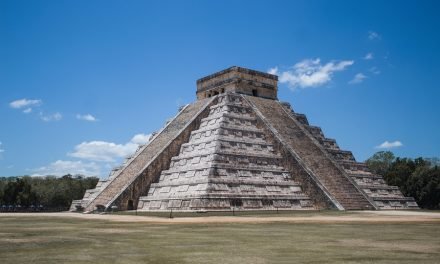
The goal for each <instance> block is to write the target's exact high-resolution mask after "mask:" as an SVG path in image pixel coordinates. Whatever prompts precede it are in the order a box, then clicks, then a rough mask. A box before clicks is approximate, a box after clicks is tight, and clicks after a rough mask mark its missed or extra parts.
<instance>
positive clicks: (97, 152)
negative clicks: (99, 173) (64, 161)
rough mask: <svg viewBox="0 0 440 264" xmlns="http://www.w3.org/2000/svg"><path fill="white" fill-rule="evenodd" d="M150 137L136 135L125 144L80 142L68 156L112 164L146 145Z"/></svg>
mask: <svg viewBox="0 0 440 264" xmlns="http://www.w3.org/2000/svg"><path fill="white" fill-rule="evenodd" d="M150 137H151V135H146V134H137V135H135V136H134V137H133V138H132V139H131V140H130V141H129V142H127V143H125V144H116V143H113V142H107V141H89V142H82V143H81V144H79V145H76V146H75V150H74V152H72V153H68V155H69V156H71V157H75V158H80V159H85V160H91V161H103V162H114V161H116V159H118V158H123V157H126V156H129V155H131V154H133V153H134V152H135V151H136V149H137V148H138V147H139V145H142V144H146V143H147V142H148V140H149V139H150Z"/></svg>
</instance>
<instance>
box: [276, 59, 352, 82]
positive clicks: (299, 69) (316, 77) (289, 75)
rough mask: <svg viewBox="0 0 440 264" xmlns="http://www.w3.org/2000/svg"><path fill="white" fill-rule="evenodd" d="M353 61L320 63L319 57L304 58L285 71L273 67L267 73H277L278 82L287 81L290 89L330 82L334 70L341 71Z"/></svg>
mask: <svg viewBox="0 0 440 264" xmlns="http://www.w3.org/2000/svg"><path fill="white" fill-rule="evenodd" d="M353 63H354V61H352V60H344V61H330V62H327V63H325V64H321V60H320V59H319V58H317V59H305V60H303V61H300V62H298V63H296V64H295V65H294V66H293V67H291V68H289V69H287V70H286V71H279V70H278V67H275V68H271V69H269V70H268V73H270V74H275V75H278V76H279V81H280V83H287V84H288V85H289V87H290V88H292V89H295V88H310V87H318V86H322V85H324V84H326V83H328V82H330V81H331V80H332V78H333V75H334V73H335V72H339V71H343V70H345V69H346V68H347V67H349V66H350V65H353Z"/></svg>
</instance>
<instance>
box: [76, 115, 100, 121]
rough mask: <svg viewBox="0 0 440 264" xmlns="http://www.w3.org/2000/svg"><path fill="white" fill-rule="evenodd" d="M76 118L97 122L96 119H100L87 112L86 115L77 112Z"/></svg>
mask: <svg viewBox="0 0 440 264" xmlns="http://www.w3.org/2000/svg"><path fill="white" fill-rule="evenodd" d="M76 119H78V120H84V121H89V122H96V121H98V119H96V117H94V116H92V115H91V114H85V115H80V114H77V115H76Z"/></svg>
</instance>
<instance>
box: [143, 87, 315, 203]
mask: <svg viewBox="0 0 440 264" xmlns="http://www.w3.org/2000/svg"><path fill="white" fill-rule="evenodd" d="M217 98H218V100H217V103H216V104H215V105H212V106H211V107H210V113H209V115H208V116H207V117H206V118H203V119H202V120H201V124H200V127H198V128H197V129H196V130H194V131H192V132H191V138H190V139H189V142H188V143H184V144H182V146H181V149H180V153H179V155H177V156H175V157H173V158H172V159H171V164H170V168H169V169H167V170H164V171H162V173H161V176H160V179H159V181H158V182H157V183H153V184H151V187H150V190H149V193H148V195H147V196H144V197H141V198H140V201H139V204H138V210H145V211H165V210H171V209H172V210H175V211H194V210H210V211H213V210H231V208H236V209H237V210H278V209H279V210H311V209H314V206H313V203H312V202H311V200H310V198H309V197H308V196H307V195H305V194H304V193H303V192H302V189H301V186H300V185H299V184H298V183H297V182H295V181H294V180H293V179H292V177H291V175H290V173H289V172H288V171H287V170H286V169H285V168H284V167H282V165H281V159H282V157H281V155H280V153H277V151H276V150H275V149H274V146H273V144H272V143H271V141H270V140H269V138H270V137H268V136H267V135H266V133H269V132H267V131H265V130H264V129H262V128H260V127H258V120H257V118H256V116H255V113H254V111H253V110H252V108H251V107H250V106H249V105H248V103H247V102H246V101H244V99H243V98H242V97H241V96H240V95H238V94H228V93H226V94H222V95H218V96H217Z"/></svg>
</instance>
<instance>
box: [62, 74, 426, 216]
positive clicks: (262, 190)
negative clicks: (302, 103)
mask: <svg viewBox="0 0 440 264" xmlns="http://www.w3.org/2000/svg"><path fill="white" fill-rule="evenodd" d="M277 82H278V77H277V76H276V75H272V74H268V73H264V72H259V71H254V70H250V69H245V68H241V67H231V68H228V69H225V70H223V71H220V72H217V73H214V74H212V75H209V76H206V77H204V78H202V79H199V80H198V81H197V92H196V95H197V100H196V101H195V102H194V103H192V104H189V105H187V106H185V107H183V108H182V109H181V110H180V111H179V113H178V114H177V115H176V116H175V117H174V118H173V119H172V120H171V121H169V122H167V123H166V124H165V126H164V127H163V128H162V129H161V130H160V131H158V132H157V133H156V134H155V135H154V136H153V137H152V138H151V139H150V141H149V142H148V143H147V144H146V145H143V146H140V147H139V149H138V150H137V151H136V153H135V154H134V155H133V156H131V157H128V158H127V159H126V161H125V163H124V164H123V165H122V166H120V167H118V168H116V169H114V170H113V171H112V172H111V174H110V176H109V177H108V179H106V180H100V181H99V182H98V184H97V186H96V187H95V189H92V190H87V191H86V193H85V195H84V198H83V199H82V200H76V201H73V203H72V206H71V210H72V211H83V212H94V211H106V210H112V209H116V208H117V209H118V210H133V209H137V210H142V211H170V210H173V211H226V210H231V209H234V210H274V209H276V210H319V209H337V210H379V209H418V206H417V203H416V202H415V201H414V199H413V198H411V197H404V196H403V195H402V193H401V192H400V191H399V189H398V188H397V187H396V186H389V185H387V184H386V183H385V181H384V180H383V178H382V176H380V175H376V174H373V173H371V172H370V171H369V170H368V168H367V166H366V165H365V164H364V163H361V162H357V161H356V160H355V158H354V156H353V154H352V153H351V152H350V151H347V150H341V149H340V148H339V146H338V144H337V143H336V141H335V140H334V139H330V138H326V137H325V135H324V134H323V132H322V130H321V128H319V127H317V126H313V125H310V124H309V123H308V121H307V118H306V116H305V115H304V114H299V113H296V112H294V111H293V109H292V108H291V106H290V105H289V104H288V103H282V102H280V101H279V100H278V95H277V91H278V87H277Z"/></svg>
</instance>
